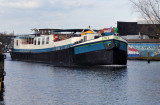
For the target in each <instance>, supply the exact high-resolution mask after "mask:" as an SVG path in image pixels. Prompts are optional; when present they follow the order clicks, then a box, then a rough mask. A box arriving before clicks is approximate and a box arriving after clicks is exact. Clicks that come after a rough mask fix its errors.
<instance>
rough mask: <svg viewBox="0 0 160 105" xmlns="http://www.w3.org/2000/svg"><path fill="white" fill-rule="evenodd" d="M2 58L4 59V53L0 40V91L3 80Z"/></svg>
mask: <svg viewBox="0 0 160 105" xmlns="http://www.w3.org/2000/svg"><path fill="white" fill-rule="evenodd" d="M4 59H5V55H4V54H3V51H2V43H1V42H0V92H1V90H2V88H3V80H4V76H5V71H4Z"/></svg>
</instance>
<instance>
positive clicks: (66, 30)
mask: <svg viewBox="0 0 160 105" xmlns="http://www.w3.org/2000/svg"><path fill="white" fill-rule="evenodd" d="M89 30H90V29H59V30H55V31H54V32H84V31H89ZM94 31H99V30H94Z"/></svg>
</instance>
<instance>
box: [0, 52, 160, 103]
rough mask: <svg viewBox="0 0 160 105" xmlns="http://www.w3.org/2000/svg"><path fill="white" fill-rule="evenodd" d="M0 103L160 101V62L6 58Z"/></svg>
mask: <svg viewBox="0 0 160 105" xmlns="http://www.w3.org/2000/svg"><path fill="white" fill-rule="evenodd" d="M5 71H6V76H5V80H4V92H3V96H2V100H1V101H0V105H1V104H2V105H159V104H160V62H155V61H151V62H150V64H148V63H147V61H131V60H128V64H127V67H125V66H96V67H74V68H67V67H54V66H52V65H49V64H44V63H33V62H25V61H12V60H11V58H10V56H9V54H7V59H6V60H5Z"/></svg>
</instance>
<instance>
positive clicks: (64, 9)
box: [0, 0, 137, 34]
mask: <svg viewBox="0 0 160 105" xmlns="http://www.w3.org/2000/svg"><path fill="white" fill-rule="evenodd" d="M136 19H137V15H136V13H134V12H133V10H132V8H131V5H130V2H129V0H0V32H7V33H10V32H13V31H14V32H15V34H27V33H31V31H30V29H33V28H38V29H39V28H64V29H66V28H87V27H88V26H91V28H93V29H100V28H105V27H110V26H117V24H116V23H117V21H136Z"/></svg>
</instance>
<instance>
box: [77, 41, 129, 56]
mask: <svg viewBox="0 0 160 105" xmlns="http://www.w3.org/2000/svg"><path fill="white" fill-rule="evenodd" d="M104 43H106V45H107V46H110V44H111V41H106V42H99V43H94V44H88V45H83V46H78V47H75V48H74V53H75V54H81V53H86V52H92V51H97V50H103V49H106V47H105V45H104ZM119 43H120V45H119V49H121V50H123V51H127V44H126V43H123V42H119V41H115V45H116V46H117V47H118V44H119Z"/></svg>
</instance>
